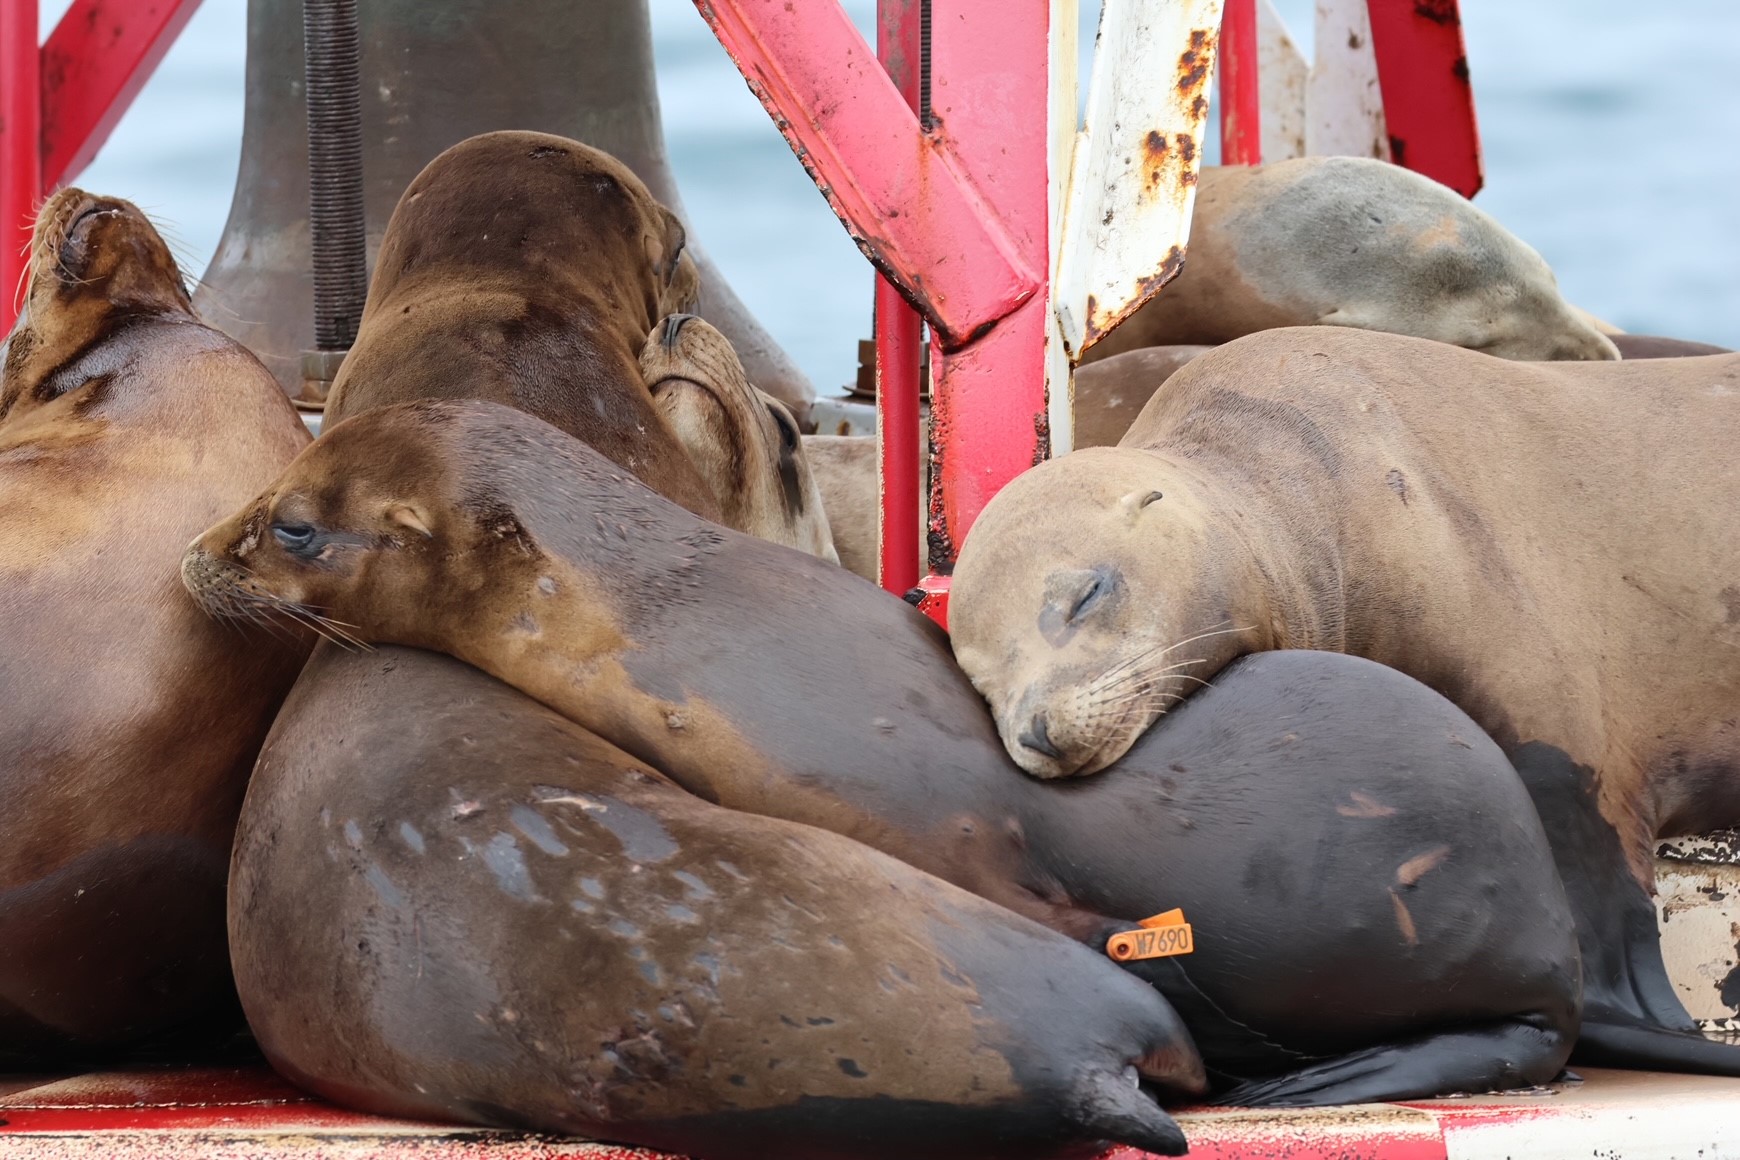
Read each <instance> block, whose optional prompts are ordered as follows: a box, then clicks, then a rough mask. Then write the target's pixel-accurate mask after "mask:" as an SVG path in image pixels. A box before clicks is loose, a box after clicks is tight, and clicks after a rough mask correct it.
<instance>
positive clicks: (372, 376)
mask: <svg viewBox="0 0 1740 1160" xmlns="http://www.w3.org/2000/svg"><path fill="white" fill-rule="evenodd" d="M683 246H684V234H683V226H682V223H681V222H679V221H678V220H677V218H676V215H674V214H672V213H671V212H670V211H669V210H667V209H665V207H664V206H662V205H660V204H659V203H658V202H657V201H655V200H653V197H652V195H651V194H649V193H648V192H647V191H646V187H645V186H643V185H642V184H641V183H640V179H639V178H637V177H636V176H635V175H634V174H633V173H632V172H630V171H629V169H628V167H627V166H625V165H623V164H622V163H621V162H619V161H617V160H616V159H615V158H613V157H611V156H610V155H609V154H607V153H602V152H600V151H599V150H597V149H592V148H589V147H587V146H585V145H582V144H580V143H579V142H577V141H570V140H568V139H566V138H563V137H553V136H551V135H549V134H547V133H526V132H499V133H484V134H482V135H480V136H477V137H471V138H468V139H466V140H464V141H461V142H460V143H459V144H457V145H455V146H453V147H452V148H451V149H448V150H446V151H445V152H443V153H441V154H440V155H439V156H437V157H436V158H435V160H433V161H431V162H429V164H428V165H426V166H424V168H423V171H422V172H421V173H419V174H418V175H417V177H416V179H415V180H413V181H412V182H411V184H410V185H409V186H408V187H407V188H406V189H405V193H404V195H403V196H402V197H401V198H400V199H399V204H398V206H397V207H396V208H395V209H394V210H393V216H392V218H391V219H390V220H389V221H388V222H387V232H386V236H385V237H383V238H382V239H381V250H380V256H379V257H378V258H377V259H376V261H375V272H374V277H373V279H372V280H371V281H370V283H369V293H368V300H367V303H366V304H365V305H364V307H363V315H362V324H361V326H359V327H358V329H357V336H356V342H355V343H354V344H353V345H352V347H351V349H350V353H349V354H348V355H346V356H345V360H344V365H343V366H342V367H340V368H339V372H338V377H337V378H336V379H335V380H334V382H333V384H332V392H331V395H330V397H329V398H328V400H327V404H326V423H327V424H328V425H330V424H333V423H337V422H339V421H341V420H343V419H344V418H345V417H347V416H350V415H355V414H358V413H360V412H361V411H363V410H365V409H367V408H369V407H377V406H381V405H383V404H387V403H399V402H407V401H410V400H412V399H429V398H457V399H493V400H494V401H496V402H498V403H504V404H507V405H510V406H515V407H519V408H520V409H521V410H524V411H526V412H528V413H530V414H533V415H537V416H538V417H539V418H541V419H544V420H546V421H548V422H550V423H554V424H555V425H556V426H558V427H560V428H562V429H563V430H565V431H567V432H568V433H569V434H571V435H573V436H574V437H575V438H577V439H581V440H584V441H585V442H587V443H589V444H591V445H592V446H594V447H597V448H598V449H599V450H601V451H603V452H604V454H605V455H607V456H610V457H611V458H613V459H615V460H616V461H617V462H619V463H621V464H622V465H623V466H624V467H626V468H628V469H629V470H630V471H633V472H635V473H636V474H637V475H640V476H642V477H643V478H649V479H653V480H656V481H657V482H656V483H655V486H656V487H658V488H659V490H660V491H662V492H664V493H665V494H666V495H669V496H670V497H671V498H672V499H674V500H675V501H677V502H678V503H680V504H682V505H683V506H684V507H686V508H688V509H689V510H690V511H695V512H700V513H701V514H703V515H708V516H715V515H717V510H716V504H715V503H714V501H713V498H712V495H711V493H710V492H709V491H708V489H707V486H706V484H705V482H704V481H703V480H702V479H701V476H700V473H699V472H698V471H697V470H696V469H695V466H694V464H693V463H691V462H690V461H689V459H688V457H687V456H686V455H685V454H683V451H682V448H681V447H680V446H679V445H678V443H677V441H676V440H675V439H674V438H672V437H671V433H670V429H669V425H668V424H667V423H666V421H665V419H664V417H663V415H662V414H661V413H660V412H659V410H658V408H657V407H655V406H654V405H653V401H652V397H651V395H650V394H648V392H647V390H646V388H645V385H644V384H643V383H642V381H641V371H640V352H641V348H642V347H643V346H644V345H645V344H646V339H647V334H648V333H649V332H650V331H651V330H652V328H653V324H654V323H655V322H657V321H658V320H659V319H661V318H663V317H664V316H665V315H667V314H673V313H677V312H679V311H682V310H686V309H688V308H689V307H690V306H691V305H692V304H693V302H694V298H695V293H696V287H697V285H698V280H697V275H696V273H695V266H694V262H693V260H692V259H691V258H690V257H689V255H688V254H687V253H686V252H685V250H684V248H683Z"/></svg>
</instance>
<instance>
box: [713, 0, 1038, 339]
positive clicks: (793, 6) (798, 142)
mask: <svg viewBox="0 0 1740 1160" xmlns="http://www.w3.org/2000/svg"><path fill="white" fill-rule="evenodd" d="M695 6H696V7H697V8H698V9H699V10H700V13H701V15H702V17H703V18H705V19H706V21H707V23H708V24H709V25H711V26H712V28H713V33H714V35H715V36H717V37H718V38H719V42H720V43H721V44H723V45H724V46H725V50H726V51H727V52H729V53H730V54H731V58H732V60H734V61H735V62H736V64H737V68H738V71H740V72H741V73H742V74H743V78H744V80H746V81H747V82H748V83H749V87H750V90H751V91H752V92H754V93H755V95H756V97H757V98H758V99H759V100H760V101H761V103H762V105H763V106H765V107H766V108H767V111H768V113H769V115H771V116H772V117H773V120H774V124H775V125H777V126H778V127H779V131H780V132H781V133H782V134H783V135H784V136H785V139H786V141H787V142H788V143H789V144H790V145H791V147H792V151H793V152H795V153H796V154H797V156H798V160H800V161H801V162H803V164H804V167H805V168H806V169H807V170H808V171H809V173H810V176H811V177H812V178H814V180H815V182H816V186H817V188H819V189H820V190H821V191H822V195H823V196H824V197H826V198H827V199H828V204H829V205H830V206H831V207H832V208H833V210H834V212H835V214H837V215H838V216H839V218H840V220H841V221H842V222H844V223H845V225H846V229H847V232H849V233H850V234H851V235H852V239H853V240H854V241H855V242H857V243H858V248H859V249H861V250H863V251H864V254H865V256H867V257H868V258H869V259H870V260H871V261H872V262H873V263H875V264H876V267H877V268H878V269H879V270H881V271H882V272H883V274H885V275H887V276H888V277H889V278H890V279H891V280H892V281H893V282H894V283H895V284H896V285H898V286H899V287H900V288H901V291H902V292H903V293H904V294H905V295H906V296H907V297H908V299H909V300H911V301H912V303H913V305H915V306H916V307H918V309H919V310H920V311H921V312H922V313H923V314H924V316H925V319H926V320H927V321H928V322H929V323H930V325H931V329H932V330H933V331H934V332H935V333H936V335H937V337H938V338H939V339H940V340H941V342H942V343H943V344H944V345H948V346H958V345H961V344H963V343H966V342H970V341H972V339H973V338H974V337H975V336H976V335H977V334H979V333H981V332H982V331H984V330H986V329H988V328H990V327H991V326H993V325H995V324H996V322H997V321H998V319H1001V318H1002V317H1004V316H1005V315H1007V314H1008V313H1009V312H1010V311H1012V310H1014V309H1015V308H1016V307H1017V306H1019V305H1021V304H1022V303H1023V302H1026V301H1027V300H1028V299H1030V298H1032V297H1034V296H1035V295H1036V294H1039V293H1040V292H1041V291H1042V290H1043V288H1044V283H1043V277H1044V275H1043V273H1042V271H1043V270H1044V268H1045V262H1044V259H1043V254H1041V255H1040V256H1039V260H1038V261H1033V260H1032V259H1031V258H1030V257H1028V256H1027V255H1026V254H1025V251H1024V250H1023V249H1022V248H1021V247H1019V246H1018V245H1017V244H1015V243H1014V242H1013V241H1011V239H1010V237H1009V235H1008V234H1007V233H1006V232H1005V229H1004V228H1000V223H1001V226H1006V225H1007V222H1006V220H1004V218H1003V215H1001V214H999V213H998V212H997V211H996V210H995V209H993V208H992V206H991V205H990V204H987V197H986V196H985V195H986V194H988V193H992V192H994V191H990V190H983V191H982V190H980V189H977V188H975V183H974V181H970V180H968V178H967V177H966V172H967V171H968V170H969V169H970V167H969V166H967V165H963V164H961V163H960V162H959V161H958V160H957V157H958V156H959V152H958V144H959V142H958V139H956V138H949V139H948V140H946V141H945V140H943V139H940V138H939V137H937V136H936V135H933V134H926V133H923V132H921V131H920V128H919V124H918V118H917V117H916V116H915V115H914V114H913V112H912V109H911V108H910V107H909V106H908V105H907V103H906V100H905V98H903V97H902V96H901V94H900V90H899V89H897V88H896V87H895V85H894V82H893V81H891V80H890V79H889V77H888V74H887V72H885V71H884V69H883V68H882V66H881V65H880V64H878V63H877V61H876V58H875V56H874V54H873V53H871V51H870V48H869V46H868V45H867V44H865V43H864V38H863V37H862V36H860V35H858V30H857V29H856V28H854V27H853V26H852V22H851V20H850V19H848V18H847V16H846V14H845V13H844V12H842V11H841V10H840V6H839V5H838V4H837V3H834V2H833V0H804V2H803V3H793V2H791V0H695ZM990 7H991V9H992V10H993V12H992V15H993V16H994V15H995V10H996V9H1000V8H1001V7H1002V6H1001V5H992V6H990ZM990 23H993V24H994V23H996V21H995V20H992V21H990ZM1044 75H1045V74H1044V73H1043V72H1041V73H1037V74H1030V77H1029V78H1028V79H1027V82H1026V83H1027V84H1028V86H1029V87H1031V85H1032V83H1033V82H1032V79H1031V78H1032V77H1033V76H1038V77H1043V76H1044ZM1007 128H1008V125H1007V124H999V125H998V126H997V130H998V132H1003V131H1005V130H1007ZM973 176H974V177H975V178H977V177H978V176H979V175H978V174H974V175H973Z"/></svg>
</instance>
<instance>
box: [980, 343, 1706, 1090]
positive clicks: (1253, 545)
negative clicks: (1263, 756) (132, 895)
mask: <svg viewBox="0 0 1740 1160" xmlns="http://www.w3.org/2000/svg"><path fill="white" fill-rule="evenodd" d="M1445 384H1454V385H1455V390H1454V391H1447V390H1445V389H1444V387H1445ZM1737 444H1740V355H1721V356H1715V357H1708V358H1685V359H1671V360H1662V361H1647V362H1616V363H1611V364H1609V363H1602V364H1599V365H1570V364H1564V365H1559V364H1522V363H1514V362H1506V361H1503V360H1500V359H1494V358H1488V357H1486V356H1483V355H1478V354H1474V353H1472V352H1468V351H1463V350H1458V349H1456V348H1455V347H1451V346H1446V345H1444V344H1441V343H1431V342H1422V341H1419V340H1417V339H1408V338H1401V337H1396V336H1391V335H1382V334H1371V333H1361V332H1357V331H1350V330H1343V329H1334V328H1314V329H1308V330H1303V329H1302V330H1286V331H1276V332H1272V333H1266V334H1261V335H1254V336H1252V337H1250V338H1247V339H1242V340H1240V341H1239V342H1237V343H1234V344H1229V345H1227V346H1225V347H1222V348H1220V349H1218V350H1215V351H1213V352H1211V353H1209V354H1206V355H1204V356H1202V357H1201V358H1200V359H1197V360H1196V361H1194V362H1193V363H1191V365H1190V366H1189V367H1188V368H1186V369H1185V370H1184V371H1182V372H1180V373H1179V374H1178V375H1177V376H1176V377H1175V378H1174V379H1173V380H1172V381H1171V382H1170V383H1168V384H1167V388H1166V390H1165V391H1164V392H1162V393H1161V394H1159V395H1157V396H1155V398H1154V400H1153V401H1152V402H1151V403H1150V404H1149V405H1148V408H1147V409H1146V410H1145V411H1144V412H1143V414H1142V417H1141V418H1140V419H1139V420H1138V421H1137V423H1136V425H1135V426H1134V427H1133V428H1131V430H1130V432H1129V434H1128V435H1126V436H1125V438H1124V441H1123V443H1122V444H1121V445H1120V446H1119V447H1117V448H1105V449H1097V450H1090V451H1083V452H1079V453H1077V454H1074V455H1068V456H1064V457H1063V458H1061V459H1058V460H1055V461H1053V462H1050V463H1047V464H1044V465H1042V466H1041V467H1038V468H1035V469H1034V470H1032V471H1030V472H1028V473H1026V474H1024V475H1022V476H1021V477H1019V478H1017V479H1016V480H1015V481H1014V482H1012V483H1011V484H1010V485H1009V486H1008V487H1007V488H1005V489H1004V490H1003V491H1002V492H1001V493H999V494H998V495H997V497H996V498H995V499H994V500H993V501H992V502H991V503H990V504H989V505H988V506H987V507H986V509H985V511H984V513H983V514H982V515H981V517H980V518H979V520H978V522H977V523H976V524H975V525H974V528H973V533H972V535H971V537H969V538H968V541H967V543H966V545H965V546H964V548H963V551H962V553H961V558H960V562H959V566H958V567H957V569H956V571H955V574H954V592H953V596H952V600H951V607H950V621H951V628H952V630H953V633H954V646H955V652H956V655H957V656H958V657H959V659H960V661H961V664H962V666H963V667H964V668H965V669H966V671H967V673H968V675H969V676H971V677H972V679H973V682H974V684H975V685H976V686H977V687H978V689H979V690H980V691H981V692H982V693H984V694H985V696H986V697H987V698H988V699H989V700H990V702H991V706H992V709H993V711H994V713H995V714H996V716H997V721H998V727H999V730H1000V731H1001V733H1002V736H1003V738H1004V740H1005V742H1006V743H1007V745H1008V747H1009V750H1010V752H1011V754H1013V755H1014V756H1015V758H1016V760H1018V761H1019V762H1020V763H1021V764H1022V766H1023V767H1025V768H1026V769H1028V770H1029V771H1030V772H1033V773H1035V774H1038V775H1040V776H1068V775H1072V774H1083V773H1091V772H1093V771H1094V770H1096V769H1101V768H1104V767H1106V766H1107V765H1109V764H1111V763H1112V762H1114V761H1116V760H1117V759H1118V757H1119V755H1120V754H1122V753H1123V752H1124V751H1125V750H1126V749H1127V748H1128V747H1129V746H1130V745H1131V744H1132V743H1133V742H1134V741H1135V739H1136V738H1137V737H1139V736H1140V735H1141V734H1142V731H1143V730H1144V729H1145V728H1147V727H1148V726H1149V725H1150V724H1151V723H1152V722H1153V721H1154V720H1155V718H1156V717H1157V716H1159V714H1160V713H1161V712H1163V711H1164V710H1165V707H1166V706H1167V705H1168V704H1170V703H1172V702H1173V701H1174V700H1176V699H1177V698H1178V697H1181V696H1184V695H1186V694H1187V693H1188V692H1189V690H1190V689H1191V688H1193V687H1195V686H1194V684H1193V683H1192V682H1195V681H1198V680H1202V679H1207V678H1211V677H1213V676H1214V674H1215V673H1216V672H1217V671H1218V670H1219V669H1220V667H1221V666H1222V665H1224V664H1226V663H1227V662H1228V661H1230V660H1232V659H1233V658H1234V657H1237V656H1239V655H1241V654H1243V653H1248V652H1254V651H1260V650H1264V649H1277V648H1323V649H1333V650H1336V651H1342V652H1350V653H1353V654H1355V655H1358V656H1365V657H1369V658H1371V659H1373V660H1376V661H1379V662H1381V663H1383V664H1387V665H1390V666H1391V667H1394V668H1397V669H1400V670H1401V671H1403V672H1405V673H1408V674H1410V675H1412V676H1414V677H1416V678H1418V679H1419V680H1422V681H1424V682H1425V683H1426V684H1428V685H1430V686H1432V687H1433V688H1435V689H1437V690H1438V691H1440V692H1442V693H1444V694H1445V695H1446V696H1448V697H1450V698H1451V700H1453V701H1456V702H1457V703H1458V704H1459V705H1461V706H1462V707H1463V708H1464V709H1466V710H1467V711H1468V712H1469V714H1470V715H1471V716H1472V717H1473V718H1474V719H1475V720H1476V721H1478V722H1479V723H1480V724H1481V726H1482V727H1483V728H1484V729H1485V730H1486V731H1487V732H1488V733H1490V734H1492V736H1493V737H1495V738H1496V739H1497V740H1498V741H1499V743H1500V744H1501V745H1503V746H1504V747H1505V749H1506V750H1507V751H1508V752H1509V754H1510V757H1511V759H1512V761H1513V762H1514V763H1515V764H1516V765H1517V767H1518V769H1519V771H1520V772H1521V773H1522V775H1523V777H1524V780H1525V781H1526V782H1527V783H1528V785H1529V788H1530V790H1531V792H1532V793H1533V794H1534V795H1535V798H1536V802H1537V805H1538V806H1539V808H1540V810H1541V815H1542V819H1543V821H1544V823H1545V824H1546V827H1547V831H1548V834H1549V836H1551V837H1552V838H1553V839H1554V851H1555V854H1556V856H1557V857H1558V859H1559V861H1560V872H1561V876H1562V877H1563V879H1564V881H1565V886H1566V889H1567V891H1568V892H1569V894H1570V896H1571V900H1572V903H1573V905H1574V906H1576V907H1577V910H1578V923H1579V929H1580V932H1581V935H1582V941H1583V958H1584V965H1585V978H1586V984H1587V988H1588V993H1587V999H1588V1008H1589V1020H1591V1021H1593V1022H1594V1023H1596V1024H1601V1025H1610V1026H1611V1025H1618V1024H1622V1023H1626V1022H1628V1021H1629V1022H1630V1023H1633V1024H1635V1025H1636V1026H1637V1027H1638V1028H1639V1029H1640V1030H1639V1034H1645V1035H1648V1034H1653V1035H1655V1036H1656V1037H1657V1039H1658V1040H1660V1041H1662V1048H1661V1049H1662V1052H1663V1055H1662V1056H1661V1057H1659V1058H1656V1059H1654V1060H1649V1062H1651V1063H1653V1064H1654V1065H1655V1066H1670V1065H1673V1066H1684V1067H1696V1068H1698V1069H1700V1070H1702V1069H1709V1070H1724V1071H1728V1072H1734V1073H1740V1067H1737V1066H1736V1061H1737V1060H1740V1053H1736V1052H1735V1051H1734V1050H1733V1049H1732V1048H1719V1047H1718V1046H1717V1045H1714V1044H1707V1043H1705V1042H1703V1041H1693V1040H1689V1039H1687V1040H1674V1039H1672V1038H1671V1037H1669V1036H1667V1035H1665V1034H1662V1033H1661V1031H1660V1029H1661V1028H1663V1027H1667V1028H1674V1029H1682V1030H1689V1029H1690V1028H1691V1027H1692V1023H1691V1020H1690V1019H1689V1018H1688V1017H1687V1016H1686V1014H1685V1012H1684V1010H1683V1008H1681V1006H1680V1004H1679V1002H1678V1000H1677V999H1676V998H1675V997H1674V995H1673V993H1672V990H1671V988H1670V987H1669V985H1668V981H1667V978H1666V976H1665V973H1664V972H1663V969H1662V965H1661V960H1660V954H1659V949H1658V947H1657V943H1656V925H1655V912H1654V908H1653V907H1652V906H1651V904H1650V901H1649V898H1648V894H1647V887H1648V885H1649V883H1650V881H1651V874H1652V863H1651V854H1652V850H1653V846H1654V840H1655V838H1656V837H1657V836H1670V835H1675V834H1685V833H1689V832H1697V831H1701V830H1707V829H1716V828H1722V827H1729V826H1733V825H1735V824H1736V823H1737V822H1740V718H1737V717H1736V713H1735V708H1736V706H1737V705H1740V586H1737V583H1736V577H1737V576H1740V505H1737V504H1736V503H1735V498H1734V497H1735V496H1736V495H1740V458H1737V457H1736V456H1735V454H1734V448H1735V446H1736V445H1737ZM1215 630H1221V631H1215ZM1137 691H1139V692H1140V696H1134V695H1126V694H1133V693H1135V692H1137ZM1035 742H1037V744H1035ZM1628 871H1629V872H1628ZM1586 1039H1587V1036H1586ZM1609 1042H1611V1040H1609ZM1597 1046H1598V1045H1597ZM1682 1048H1683V1052H1682ZM1706 1049H1708V1050H1706ZM1627 1050H1631V1049H1630V1048H1627ZM1630 1058H1632V1059H1638V1058H1640V1056H1638V1055H1632V1056H1631V1057H1630ZM1641 1058H1644V1059H1646V1060H1647V1058H1648V1057H1647V1056H1643V1057H1641ZM1591 1062H1593V1059H1591Z"/></svg>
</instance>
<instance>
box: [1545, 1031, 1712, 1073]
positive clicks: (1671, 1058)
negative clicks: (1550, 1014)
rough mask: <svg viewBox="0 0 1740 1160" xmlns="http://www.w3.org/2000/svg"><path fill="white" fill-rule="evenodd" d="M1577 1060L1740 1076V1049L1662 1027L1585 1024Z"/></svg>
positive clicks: (1651, 1069)
mask: <svg viewBox="0 0 1740 1160" xmlns="http://www.w3.org/2000/svg"><path fill="white" fill-rule="evenodd" d="M1575 1059H1576V1061H1577V1062H1578V1063H1581V1064H1584V1065H1587V1066H1590V1067H1630V1068H1638V1069H1640V1070H1643V1071H1684V1072H1691V1073H1693V1074H1696V1075H1731V1076H1740V1046H1736V1045H1735V1044H1732V1043H1718V1042H1716V1041H1715V1040H1713V1039H1705V1038H1704V1037H1703V1036H1702V1035H1700V1034H1698V1033H1697V1032H1696V1031H1668V1030H1664V1029H1662V1028H1660V1027H1640V1026H1633V1025H1626V1024H1619V1023H1592V1022H1589V1021H1588V1020H1584V1022H1583V1033H1582V1035H1581V1036H1580V1037H1579V1038H1578V1040H1577V1050H1576V1055H1575Z"/></svg>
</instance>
